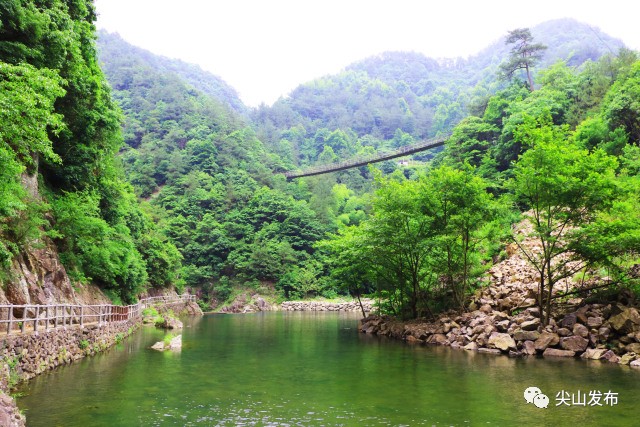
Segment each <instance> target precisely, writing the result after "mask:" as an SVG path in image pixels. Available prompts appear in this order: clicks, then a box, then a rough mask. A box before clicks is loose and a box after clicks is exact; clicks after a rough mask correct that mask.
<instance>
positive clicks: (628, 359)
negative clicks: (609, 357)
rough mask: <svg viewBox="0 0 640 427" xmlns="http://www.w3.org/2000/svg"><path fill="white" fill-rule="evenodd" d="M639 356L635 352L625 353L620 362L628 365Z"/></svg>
mask: <svg viewBox="0 0 640 427" xmlns="http://www.w3.org/2000/svg"><path fill="white" fill-rule="evenodd" d="M637 358H638V356H637V355H636V354H635V353H625V354H624V355H623V356H622V357H621V358H620V361H619V362H618V363H620V364H621V365H628V364H629V363H631V362H633V361H634V360H636V359H637Z"/></svg>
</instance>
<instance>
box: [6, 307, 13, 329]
mask: <svg viewBox="0 0 640 427" xmlns="http://www.w3.org/2000/svg"><path fill="white" fill-rule="evenodd" d="M7 320H8V321H9V322H8V323H7V335H9V334H10V333H11V325H12V320H13V307H9V310H8V313H7Z"/></svg>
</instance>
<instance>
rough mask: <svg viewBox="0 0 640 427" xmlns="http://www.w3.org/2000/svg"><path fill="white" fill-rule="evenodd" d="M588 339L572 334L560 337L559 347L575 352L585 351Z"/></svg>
mask: <svg viewBox="0 0 640 427" xmlns="http://www.w3.org/2000/svg"><path fill="white" fill-rule="evenodd" d="M588 345H589V341H588V340H587V339H585V338H582V337H579V336H577V335H574V336H572V337H564V338H561V339H560V347H562V348H563V349H565V350H571V351H575V352H581V351H585V350H586V349H587V346H588Z"/></svg>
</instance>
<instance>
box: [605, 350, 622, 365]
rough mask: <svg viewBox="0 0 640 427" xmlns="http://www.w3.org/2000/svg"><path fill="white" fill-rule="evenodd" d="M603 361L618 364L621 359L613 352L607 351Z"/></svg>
mask: <svg viewBox="0 0 640 427" xmlns="http://www.w3.org/2000/svg"><path fill="white" fill-rule="evenodd" d="M602 359H603V360H606V361H607V362H611V363H618V362H619V361H620V358H619V357H618V356H617V355H616V354H615V353H614V352H613V351H611V350H607V351H606V352H605V353H604V354H603V355H602Z"/></svg>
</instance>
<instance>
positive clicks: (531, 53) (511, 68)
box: [500, 28, 547, 92]
mask: <svg viewBox="0 0 640 427" xmlns="http://www.w3.org/2000/svg"><path fill="white" fill-rule="evenodd" d="M505 43H506V44H508V45H513V47H512V48H511V55H510V56H509V59H507V61H506V62H504V63H503V64H502V65H500V68H501V70H502V72H503V73H504V76H505V77H506V78H507V79H511V78H512V77H513V74H514V73H515V72H516V71H518V70H525V73H526V74H527V81H528V82H529V90H531V92H533V90H534V88H533V77H532V76H531V68H532V67H534V66H535V65H536V63H537V62H538V61H539V60H540V59H541V58H542V52H543V51H544V50H545V49H546V48H547V47H546V46H545V45H543V44H540V43H533V36H532V35H531V31H529V29H528V28H518V29H515V30H512V31H509V35H508V36H507V39H506V40H505Z"/></svg>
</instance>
